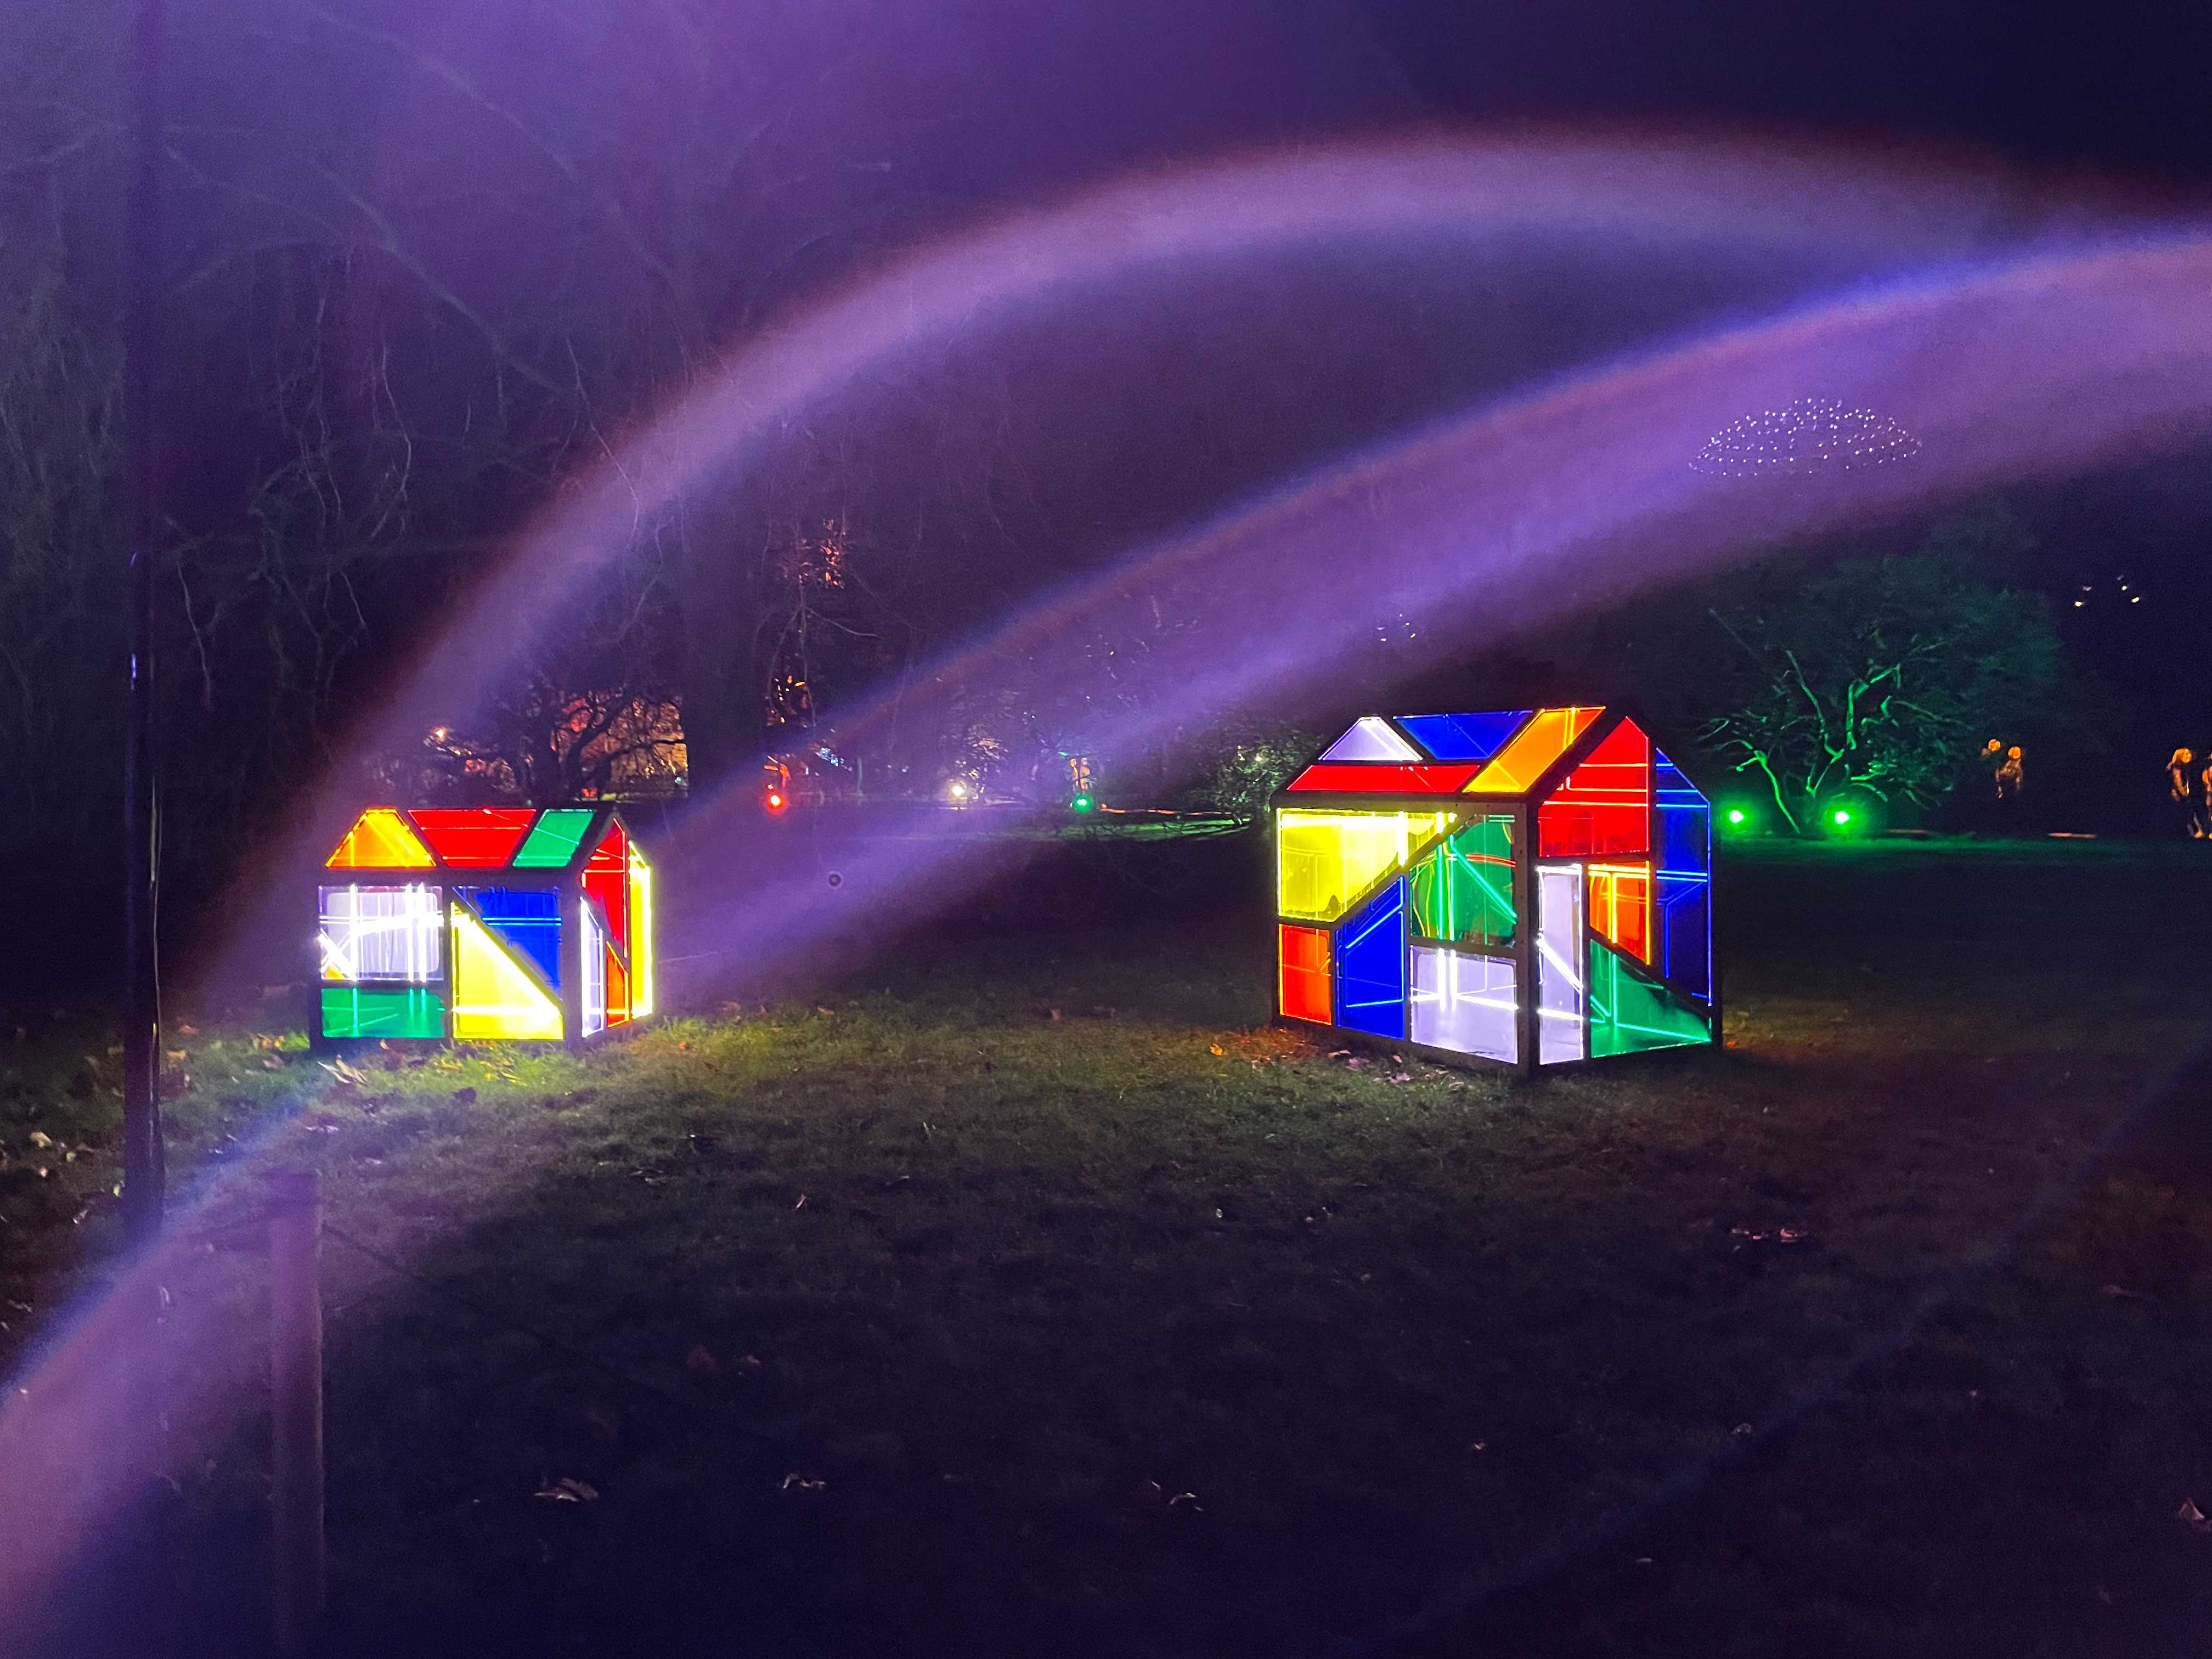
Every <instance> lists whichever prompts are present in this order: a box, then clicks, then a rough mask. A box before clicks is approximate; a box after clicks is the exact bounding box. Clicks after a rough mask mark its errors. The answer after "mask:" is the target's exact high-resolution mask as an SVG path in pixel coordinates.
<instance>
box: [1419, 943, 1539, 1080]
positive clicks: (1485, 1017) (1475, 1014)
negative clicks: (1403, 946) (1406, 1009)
mask: <svg viewBox="0 0 2212 1659" xmlns="http://www.w3.org/2000/svg"><path fill="white" fill-rule="evenodd" d="M1517 988H1518V987H1517V984H1516V973H1515V971H1514V966H1513V963H1512V961H1511V960H1510V958H1508V957H1478V956H1471V955H1468V954H1467V953H1466V952H1463V951H1439V950H1435V949H1432V948H1431V947H1430V946H1427V945H1415V946H1414V947H1413V1041H1414V1042H1425V1043H1426V1044H1428V1045H1429V1046H1430V1047H1431V1048H1449V1049H1451V1050H1453V1051H1454V1052H1455V1053H1457V1054H1482V1055H1485V1056H1486V1057H1487V1058H1489V1059H1491V1060H1508V1061H1514V1062H1517V1061H1518V1060H1520V1058H1521V1040H1520V1036H1521V1034H1520V1025H1519V1022H1518V1019H1517V1018H1516V1015H1517V1012H1518V1010H1519V1006H1520V998H1519V997H1518V996H1517V995H1516V990H1517Z"/></svg>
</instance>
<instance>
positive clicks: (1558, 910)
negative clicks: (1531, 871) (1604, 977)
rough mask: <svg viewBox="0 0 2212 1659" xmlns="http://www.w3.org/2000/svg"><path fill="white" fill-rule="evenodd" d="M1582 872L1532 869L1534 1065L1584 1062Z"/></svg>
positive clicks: (1572, 867)
mask: <svg viewBox="0 0 2212 1659" xmlns="http://www.w3.org/2000/svg"><path fill="white" fill-rule="evenodd" d="M1583 879H1584V877H1583V866H1581V865H1579V864H1540V865H1538V866H1536V1059H1537V1062H1538V1063H1539V1064H1540V1065H1544V1066H1552V1065H1556V1064H1557V1063H1558V1062H1559V1061H1560V1060H1581V1059H1582V1058H1583V1042H1584V1040H1583V1024H1584V1018H1585V1016H1584V1012H1583Z"/></svg>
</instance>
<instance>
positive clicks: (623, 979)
mask: <svg viewBox="0 0 2212 1659" xmlns="http://www.w3.org/2000/svg"><path fill="white" fill-rule="evenodd" d="M629 1016H630V1006H629V974H628V973H626V972H625V971H624V970H623V965H622V958H621V957H617V955H615V953H614V948H613V947H612V946H611V945H610V946H609V947H608V949H607V1024H610V1025H621V1024H625V1023H627V1022H628V1020H629Z"/></svg>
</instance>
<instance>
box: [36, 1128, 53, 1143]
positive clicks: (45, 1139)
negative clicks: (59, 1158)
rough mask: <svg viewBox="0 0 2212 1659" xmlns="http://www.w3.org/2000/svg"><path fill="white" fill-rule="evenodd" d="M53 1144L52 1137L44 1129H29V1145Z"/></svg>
mask: <svg viewBox="0 0 2212 1659" xmlns="http://www.w3.org/2000/svg"><path fill="white" fill-rule="evenodd" d="M53 1144H54V1138H53V1137H52V1135H50V1134H48V1133H46V1131H45V1130H44V1129H33V1130H32V1131H31V1145H33V1146H52V1145H53Z"/></svg>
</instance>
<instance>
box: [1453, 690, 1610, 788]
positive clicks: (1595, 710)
mask: <svg viewBox="0 0 2212 1659" xmlns="http://www.w3.org/2000/svg"><path fill="white" fill-rule="evenodd" d="M1604 712H1605V710H1604V709H1603V708H1600V707H1597V706H1596V705H1594V704H1593V705H1591V706H1589V707H1584V708H1540V709H1538V710H1537V711H1536V712H1535V714H1534V716H1532V717H1531V718H1530V720H1529V721H1528V725H1526V726H1522V728H1521V730H1520V732H1518V733H1517V734H1516V736H1515V737H1514V739H1513V741H1512V742H1510V743H1509V744H1506V745H1505V747H1504V749H1502V750H1499V751H1498V754H1497V756H1496V757H1494V758H1493V759H1492V761H1491V763H1490V764H1489V765H1487V766H1486V767H1484V768H1483V769H1481V770H1480V772H1477V773H1476V774H1475V775H1474V781H1472V782H1470V783H1469V784H1468V786H1467V787H1468V789H1469V790H1470V791H1472V792H1473V793H1476V794H1482V795H1518V794H1521V793H1524V792H1525V791H1526V790H1527V789H1528V786H1529V785H1531V784H1533V783H1534V782H1535V781H1536V780H1537V779H1539V778H1541V777H1542V776H1543V775H1544V771H1545V769H1546V768H1547V767H1548V766H1550V765H1551V763H1553V761H1555V760H1557V759H1559V757H1560V756H1562V755H1564V754H1565V753H1566V752H1567V750H1568V749H1569V748H1570V747H1571V745H1572V744H1573V743H1574V740H1575V739H1576V738H1579V737H1580V736H1582V734H1583V732H1587V731H1589V727H1590V722H1591V721H1592V720H1595V719H1596V718H1597V717H1598V716H1599V715H1600V714H1603V713H1604Z"/></svg>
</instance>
